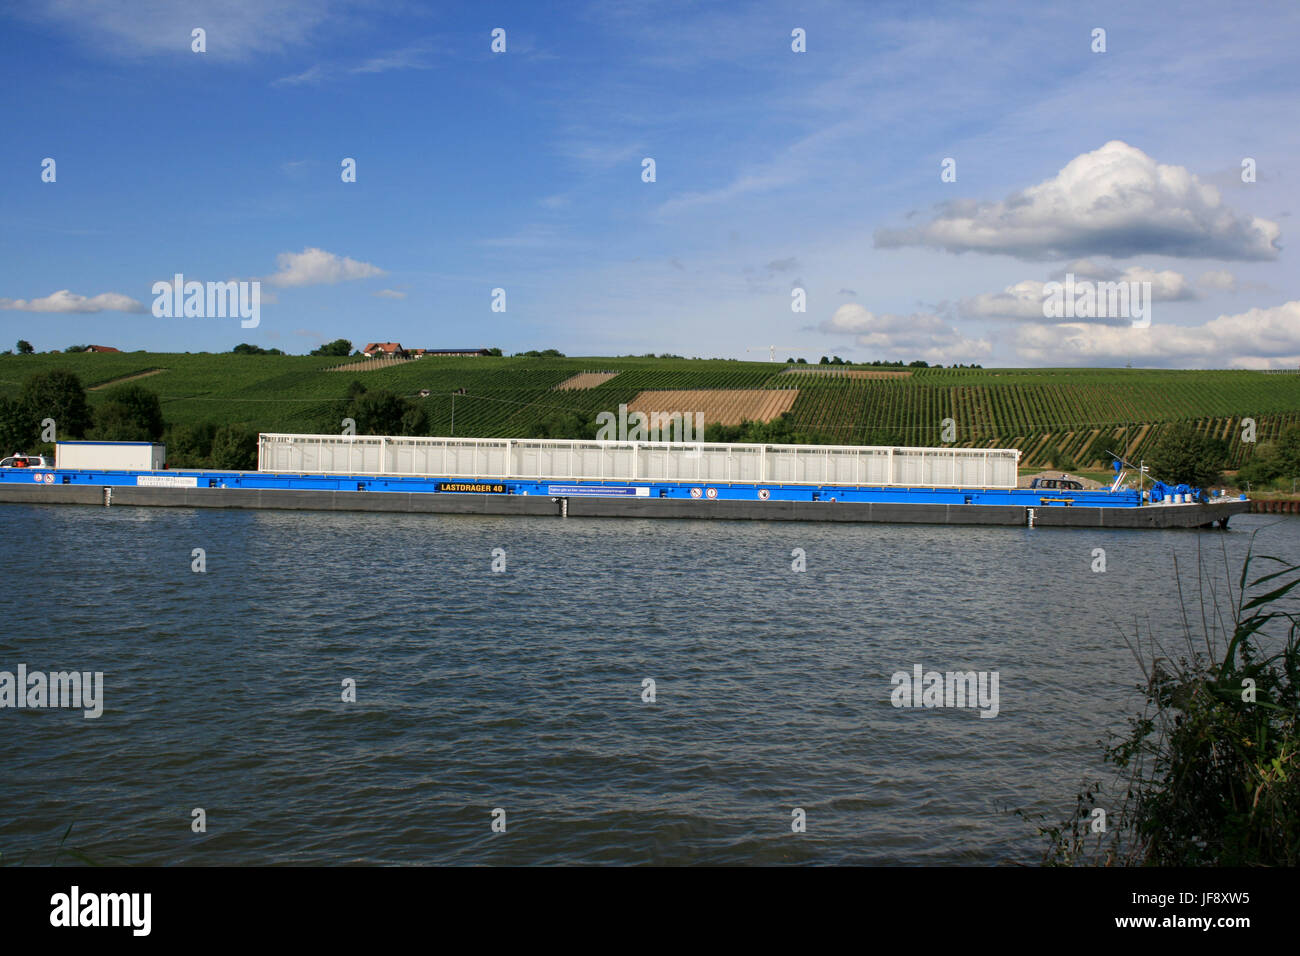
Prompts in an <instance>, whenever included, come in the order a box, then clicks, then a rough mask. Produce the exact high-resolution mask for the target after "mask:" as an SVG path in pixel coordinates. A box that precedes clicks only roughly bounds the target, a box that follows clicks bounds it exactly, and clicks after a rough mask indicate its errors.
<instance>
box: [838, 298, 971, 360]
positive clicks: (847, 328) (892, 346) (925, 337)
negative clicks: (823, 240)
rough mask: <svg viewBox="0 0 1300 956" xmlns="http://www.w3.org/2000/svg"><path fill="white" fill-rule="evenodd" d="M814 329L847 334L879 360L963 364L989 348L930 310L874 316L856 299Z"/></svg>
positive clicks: (841, 307)
mask: <svg viewBox="0 0 1300 956" xmlns="http://www.w3.org/2000/svg"><path fill="white" fill-rule="evenodd" d="M817 328H818V330H819V331H822V332H826V333H830V334H844V333H848V334H851V335H853V336H854V342H855V343H856V344H857V345H859V346H861V347H862V348H863V349H865V350H866V351H868V352H869V353H871V355H872V357H876V358H883V359H906V360H914V359H924V360H925V361H927V362H929V363H931V364H932V365H933V364H940V365H950V364H952V363H954V362H960V363H963V364H965V363H967V362H972V361H974V360H975V359H977V358H983V357H984V356H986V355H988V354H989V353H990V352H991V351H992V346H991V345H990V344H989V342H988V341H986V340H984V339H968V338H966V337H965V336H964V335H962V334H961V333H960V332H958V331H957V330H956V329H954V328H953V327H952V326H951V325H949V324H948V323H947V321H945V320H944V319H943V318H942V317H940V316H938V315H935V314H933V313H913V314H911V315H893V314H883V315H876V314H875V313H873V312H871V311H869V310H868V309H865V308H863V307H862V306H860V305H858V304H857V303H856V302H848V303H845V304H844V305H842V306H840V307H839V308H838V309H836V310H835V313H834V314H833V315H832V316H831V317H830V318H829V319H827V320H826V321H825V322H823V323H821V325H819V326H818V327H817Z"/></svg>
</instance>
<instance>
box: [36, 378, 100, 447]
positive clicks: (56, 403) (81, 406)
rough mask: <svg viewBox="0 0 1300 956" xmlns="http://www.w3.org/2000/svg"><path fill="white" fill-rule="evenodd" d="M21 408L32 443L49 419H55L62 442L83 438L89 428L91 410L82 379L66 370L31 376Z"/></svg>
mask: <svg viewBox="0 0 1300 956" xmlns="http://www.w3.org/2000/svg"><path fill="white" fill-rule="evenodd" d="M18 404H19V406H20V411H21V413H22V414H23V415H25V416H26V419H27V422H28V425H27V429H28V430H29V431H30V434H31V439H30V440H33V441H34V440H35V439H36V437H37V435H38V434H39V432H40V430H41V428H40V424H41V422H42V421H44V420H45V419H47V418H52V419H54V424H55V427H56V428H57V430H58V431H57V434H58V437H59V438H80V437H81V436H83V435H84V434H85V433H86V429H87V428H89V427H90V420H91V419H90V406H89V405H87V404H86V390H85V389H84V388H82V387H81V379H79V378H77V376H76V375H74V374H72V373H71V372H68V371H65V370H63V369H53V370H51V371H49V372H37V373H36V374H34V375H32V376H31V377H30V378H29V379H27V381H26V382H24V383H23V390H22V392H21V393H20V394H19V396H18Z"/></svg>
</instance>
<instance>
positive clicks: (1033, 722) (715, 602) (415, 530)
mask: <svg viewBox="0 0 1300 956" xmlns="http://www.w3.org/2000/svg"><path fill="white" fill-rule="evenodd" d="M1255 529H1260V531H1259V534H1258V536H1257V537H1256V539H1255V547H1256V550H1257V551H1263V552H1266V553H1271V554H1277V555H1279V556H1282V557H1287V558H1290V559H1292V560H1295V559H1297V558H1300V520H1297V519H1295V518H1281V517H1275V516H1262V515H1261V516H1240V517H1237V518H1234V519H1233V530H1232V531H1230V532H1228V533H1227V534H1222V533H1218V532H1187V531H1179V532H1148V531H1139V532H1133V531H1094V530H1086V531H1083V530H1055V529H1037V530H1028V529H1014V528H1012V529H1008V528H943V527H926V526H908V525H859V526H853V525H819V524H787V523H758V522H754V523H750V522H724V521H720V522H703V521H699V522H692V521H641V520H627V521H623V520H608V519H607V520H596V519H587V520H578V519H567V520H561V519H558V518H474V517H460V516H454V517H453V516H422V515H368V514H328V513H293V512H274V511H261V512H257V511H248V512H240V511H203V510H196V511H185V510H167V509H148V508H119V507H113V508H107V509H105V508H81V507H55V506H44V507H42V506H18V505H5V506H0V533H3V540H4V541H6V542H10V543H11V546H10V547H8V548H6V549H4V550H3V552H2V553H0V610H2V611H3V614H4V622H5V626H4V630H3V633H0V670H7V671H11V672H12V671H15V670H16V668H17V665H18V664H20V663H21V664H26V665H27V667H28V668H29V669H30V670H42V671H53V670H69V669H76V670H80V671H102V672H103V673H104V685H105V688H104V697H105V710H104V714H103V716H102V717H100V718H99V719H97V720H87V719H85V718H83V716H82V714H81V712H80V711H79V710H78V711H73V710H13V709H6V710H0V740H2V741H3V743H2V744H0V780H2V781H3V784H2V786H0V852H2V853H3V854H4V858H5V859H6V860H13V859H15V858H21V857H22V856H23V855H24V854H25V853H28V852H29V851H30V852H31V853H32V854H33V856H32V857H31V859H35V860H43V859H48V858H49V854H50V853H51V852H52V851H53V850H54V848H56V847H57V846H58V843H59V839H60V837H61V836H62V835H63V833H64V831H65V830H66V828H67V826H68V825H69V824H70V823H75V826H74V832H73V836H72V837H70V838H69V844H75V845H77V846H79V847H80V848H82V849H83V850H84V851H85V852H86V853H87V854H89V856H90V857H91V858H93V859H95V860H97V861H100V862H126V863H145V864H215V863H221V864H231V863H575V862H582V863H594V862H612V863H646V862H652V863H692V862H700V863H792V862H818V863H877V864H882V863H909V864H919V863H997V862H1001V861H1006V860H1019V861H1025V862H1034V861H1036V860H1037V858H1038V853H1039V849H1040V841H1039V839H1038V838H1037V837H1036V836H1035V835H1034V832H1033V828H1032V827H1031V826H1030V825H1029V824H1027V823H1025V822H1024V821H1023V820H1021V819H1020V818H1018V817H1016V816H1014V815H1012V814H1011V813H1009V812H1008V808H1017V807H1021V808H1025V809H1027V810H1031V811H1035V812H1050V813H1051V814H1052V815H1053V816H1054V818H1059V817H1060V816H1061V815H1062V814H1063V813H1064V812H1065V811H1066V810H1068V808H1069V807H1070V806H1071V805H1072V801H1073V795H1074V793H1075V792H1076V790H1077V788H1078V784H1079V783H1080V782H1081V781H1082V780H1083V779H1084V778H1085V777H1087V776H1089V775H1092V776H1095V775H1096V774H1097V773H1098V772H1099V760H1098V755H1099V749H1098V746H1097V743H1096V742H1097V740H1098V739H1099V738H1101V737H1104V736H1105V735H1106V733H1107V732H1108V731H1109V730H1120V729H1122V728H1123V725H1124V718H1125V716H1126V715H1127V714H1129V713H1130V712H1132V711H1133V710H1134V709H1135V707H1136V705H1137V698H1136V695H1135V692H1134V690H1133V688H1134V685H1135V684H1136V682H1137V681H1138V679H1139V674H1138V670H1137V666H1136V664H1135V662H1134V660H1133V657H1132V655H1131V653H1130V651H1129V649H1128V647H1127V646H1126V644H1125V641H1124V637H1123V634H1124V633H1125V632H1127V633H1129V634H1132V632H1133V630H1134V628H1135V626H1137V625H1140V626H1141V627H1142V628H1144V629H1145V628H1147V627H1150V629H1151V630H1152V631H1153V632H1154V633H1155V634H1157V635H1159V636H1162V637H1164V638H1166V639H1169V640H1171V641H1172V640H1175V639H1176V635H1177V634H1178V624H1179V621H1180V620H1181V612H1180V610H1179V608H1180V603H1179V599H1178V593H1177V586H1176V583H1175V580H1174V575H1173V573H1172V568H1173V562H1174V559H1175V556H1176V557H1177V560H1178V562H1179V565H1180V567H1181V568H1182V571H1183V578H1184V583H1185V587H1186V588H1187V589H1188V590H1190V591H1191V592H1193V593H1194V592H1195V581H1196V561H1197V556H1198V549H1199V550H1200V552H1201V556H1202V558H1203V560H1205V561H1206V562H1207V563H1208V564H1210V565H1211V566H1212V567H1217V568H1218V573H1217V575H1216V576H1215V580H1216V582H1217V583H1218V584H1219V585H1220V586H1221V585H1222V583H1223V581H1224V578H1225V574H1224V573H1223V561H1224V551H1225V549H1226V553H1227V556H1228V560H1229V562H1230V564H1231V565H1232V566H1233V568H1234V569H1235V568H1236V567H1237V566H1238V564H1239V561H1240V557H1241V555H1242V554H1243V553H1244V551H1245V549H1246V547H1247V546H1248V544H1249V543H1250V534H1249V532H1250V531H1252V530H1255ZM195 548H203V549H204V550H205V551H206V559H207V571H206V573H202V574H199V573H195V572H193V571H192V570H191V562H192V560H193V559H192V557H191V554H192V551H193V549H195ZM495 548H501V549H504V551H505V562H506V570H505V571H504V572H502V573H494V572H493V571H492V570H491V565H492V561H493V549H495ZM796 548H802V549H803V550H804V551H805V552H806V556H807V557H806V561H807V571H806V572H804V573H796V572H793V571H792V570H791V563H792V560H794V559H793V558H792V556H791V552H792V550H793V549H796ZM1097 548H1102V549H1104V550H1105V559H1106V571H1105V573H1096V572H1094V571H1092V570H1091V568H1092V565H1093V564H1094V561H1095V557H1094V554H1093V552H1094V549H1097ZM1234 573H1235V571H1234ZM1197 613H1198V614H1199V611H1198V612H1197ZM914 664H921V665H922V666H923V667H925V668H926V669H927V670H929V669H934V670H940V671H946V670H985V671H997V672H998V674H999V690H1000V712H999V714H998V716H997V717H996V718H993V719H980V718H979V717H978V714H977V712H976V711H973V710H943V709H929V710H922V709H916V710H907V709H900V708H895V707H893V706H891V704H890V691H891V689H892V686H891V684H890V675H891V674H893V673H894V672H895V671H899V670H907V671H910V670H911V668H912V666H913V665H914ZM346 678H352V679H354V680H355V681H356V688H357V690H356V694H357V700H356V703H345V702H343V701H342V700H341V685H342V682H343V681H344V679H346ZM647 678H650V679H653V680H654V681H655V690H656V700H655V702H654V703H646V702H643V700H642V688H643V681H644V680H645V679H647ZM195 807H202V808H204V809H205V810H206V813H207V820H208V829H207V832H206V833H193V832H191V827H190V819H191V810H192V809H193V808H195ZM795 807H801V808H803V809H804V810H805V811H806V813H807V832H806V833H803V834H793V833H792V832H791V811H792V809H793V808H795ZM494 808H501V809H503V810H504V811H505V816H506V824H507V832H505V833H504V834H494V833H493V832H492V831H491V828H490V824H491V821H492V816H491V813H492V810H493V809H494Z"/></svg>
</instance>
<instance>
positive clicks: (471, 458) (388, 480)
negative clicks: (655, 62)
mask: <svg viewBox="0 0 1300 956" xmlns="http://www.w3.org/2000/svg"><path fill="white" fill-rule="evenodd" d="M258 445H259V447H258V470H257V471H211V470H169V469H166V468H155V469H127V470H123V469H120V468H112V467H104V468H93V467H85V462H84V459H78V461H79V463H80V465H81V466H80V467H60V465H62V464H64V463H63V462H61V461H56V466H55V468H53V469H48V468H46V469H28V468H15V469H0V503H3V502H8V503H35V504H55V503H59V504H82V505H101V506H102V505H108V506H112V505H132V506H155V507H179V508H272V509H289V510H323V511H379V512H409V513H426V514H478V515H534V516H558V517H636V518H715V519H749V520H766V521H772V520H775V521H845V522H904V523H921V524H960V525H1007V526H1029V527H1076V528H1077V527H1089V528H1203V527H1210V526H1213V525H1216V524H1217V525H1218V526H1219V527H1226V526H1227V523H1228V519H1229V518H1230V517H1231V516H1232V515H1234V514H1243V513H1246V512H1247V511H1248V510H1249V507H1250V503H1249V502H1248V501H1246V500H1245V496H1241V497H1240V498H1232V497H1229V496H1227V495H1225V494H1222V493H1214V492H1202V491H1200V490H1198V489H1188V488H1186V486H1179V488H1177V489H1173V488H1166V487H1165V486H1160V485H1157V486H1156V487H1155V488H1154V489H1153V490H1152V491H1150V492H1144V491H1138V490H1135V489H1131V488H1126V487H1123V484H1122V482H1123V473H1122V472H1120V471H1119V469H1118V468H1117V477H1116V480H1115V482H1114V484H1113V485H1112V486H1111V487H1110V488H1101V489H1093V490H1086V489H1076V488H1063V487H1061V486H1060V485H1059V484H1058V485H1057V486H1056V487H1050V488H1048V487H1040V488H1020V487H1017V483H1018V464H1019V459H1020V452H1019V451H1017V450H1015V449H986V448H902V447H885V446H880V447H877V446H826V445H757V444H755V445H748V444H720V443H692V444H682V443H674V442H635V441H623V442H619V441H564V440H550V439H479V438H410V437H385V436H339V435H289V434H262V435H260V436H259V443H258ZM79 452H83V453H84V449H79Z"/></svg>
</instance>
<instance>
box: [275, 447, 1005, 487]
mask: <svg viewBox="0 0 1300 956" xmlns="http://www.w3.org/2000/svg"><path fill="white" fill-rule="evenodd" d="M1019 460H1020V453H1019V452H1018V451H1016V450H1015V449H1001V448H989V449H986V448H891V447H876V446H870V447H854V446H848V447H841V446H821V445H746V444H735V445H727V444H719V443H714V444H703V443H700V444H694V443H669V442H599V441H563V440H558V439H557V440H550V439H500V438H496V439H486V438H483V439H476V438H420V437H394V438H383V437H379V436H369V435H367V436H343V435H278V434H264V435H261V436H260V437H259V443H258V463H259V467H260V469H261V470H263V471H272V472H274V471H281V472H301V473H320V474H330V473H332V474H392V475H429V476H439V477H448V478H524V479H530V478H531V479H543V480H544V479H550V478H554V479H561V480H564V479H569V480H576V479H589V480H590V479H595V480H599V479H606V480H612V481H689V482H697V481H698V482H708V483H722V482H729V481H730V482H753V483H773V484H777V483H791V484H840V485H855V484H861V485H908V486H919V487H930V486H948V487H954V486H955V487H968V488H981V487H983V488H1014V487H1015V486H1016V477H1017V465H1018V462H1019Z"/></svg>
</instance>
